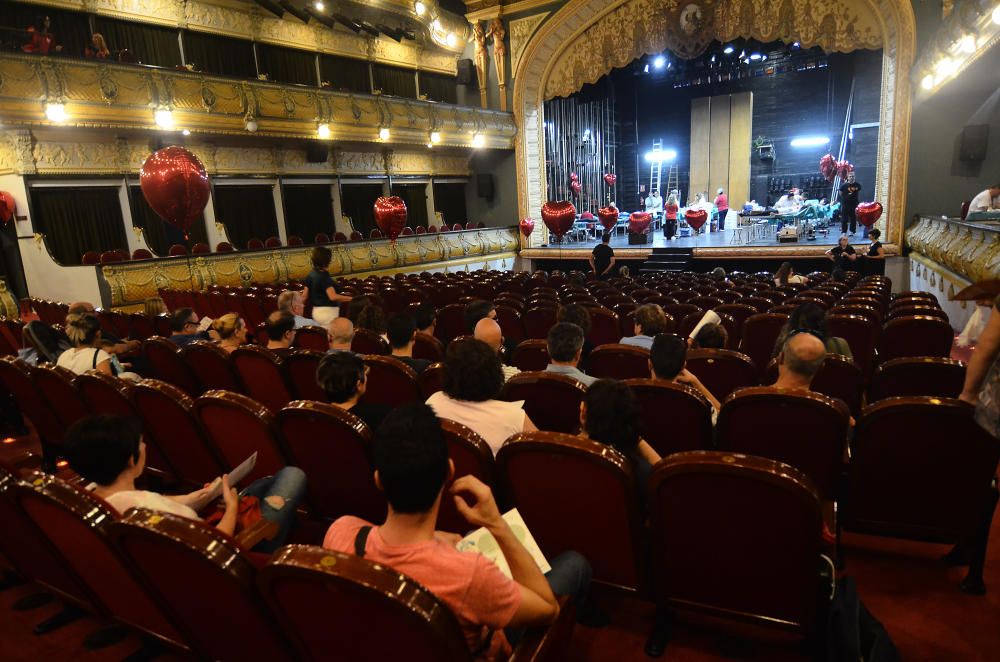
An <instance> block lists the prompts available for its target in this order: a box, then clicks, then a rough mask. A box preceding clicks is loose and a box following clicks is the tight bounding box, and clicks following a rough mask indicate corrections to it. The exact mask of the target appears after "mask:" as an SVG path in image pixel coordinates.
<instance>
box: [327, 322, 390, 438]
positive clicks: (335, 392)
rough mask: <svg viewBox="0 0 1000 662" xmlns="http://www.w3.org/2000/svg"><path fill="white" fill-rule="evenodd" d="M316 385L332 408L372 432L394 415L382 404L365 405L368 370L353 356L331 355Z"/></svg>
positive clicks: (348, 354) (347, 354) (344, 353)
mask: <svg viewBox="0 0 1000 662" xmlns="http://www.w3.org/2000/svg"><path fill="white" fill-rule="evenodd" d="M338 319H339V318H338ZM316 381H317V382H318V383H319V385H320V388H322V389H323V391H324V392H325V393H326V397H327V398H328V399H329V400H330V403H331V404H334V405H337V406H338V407H340V408H341V409H346V410H347V411H349V412H351V413H352V414H354V415H355V416H357V417H358V418H360V419H361V420H362V421H364V422H365V423H367V424H368V427H370V428H371V429H372V430H375V429H377V428H378V426H380V425H381V424H382V420H383V419H384V418H385V417H386V416H387V415H388V414H389V412H390V411H391V410H390V408H389V407H387V406H386V405H384V404H382V403H379V402H364V401H363V399H362V396H364V394H365V388H366V387H367V385H368V366H366V365H365V362H364V361H363V360H362V358H361V357H360V356H358V355H357V354H355V353H353V352H350V351H347V352H331V353H329V354H327V355H326V356H324V357H323V360H322V361H320V362H319V368H317V369H316Z"/></svg>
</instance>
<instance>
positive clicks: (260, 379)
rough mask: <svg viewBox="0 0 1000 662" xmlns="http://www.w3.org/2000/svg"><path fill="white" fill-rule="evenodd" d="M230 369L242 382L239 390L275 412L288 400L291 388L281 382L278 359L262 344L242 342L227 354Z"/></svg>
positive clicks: (282, 377)
mask: <svg viewBox="0 0 1000 662" xmlns="http://www.w3.org/2000/svg"><path fill="white" fill-rule="evenodd" d="M229 358H230V360H231V361H232V365H233V369H234V370H235V371H236V375H237V376H238V377H239V379H240V382H242V384H243V389H242V391H243V393H246V394H247V395H249V396H250V397H251V398H253V399H254V400H256V401H257V402H259V403H261V404H262V405H264V406H265V407H267V408H268V409H269V410H270V411H271V412H277V411H278V410H279V409H281V408H282V407H284V406H285V405H287V404H288V403H289V401H291V399H292V392H291V390H290V389H289V388H288V384H286V383H285V376H284V374H283V373H282V370H281V360H280V359H279V358H278V357H277V356H275V354H274V352H272V351H270V350H267V349H264V348H263V347H254V346H252V345H244V346H243V347H239V348H237V349H235V350H233V352H232V353H231V354H230V355H229Z"/></svg>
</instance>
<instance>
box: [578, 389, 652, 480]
mask: <svg viewBox="0 0 1000 662" xmlns="http://www.w3.org/2000/svg"><path fill="white" fill-rule="evenodd" d="M641 420H642V410H641V409H640V407H639V401H638V400H637V399H636V397H635V394H634V393H633V392H632V389H630V388H629V387H628V386H626V385H625V382H621V381H618V380H617V379H598V380H597V381H596V382H594V383H593V384H592V385H591V386H590V388H589V389H587V397H586V398H585V399H584V401H583V402H582V403H580V423H581V425H582V426H583V430H584V434H585V436H586V437H588V438H590V439H592V440H594V441H599V442H601V443H602V444H604V445H606V446H611V447H612V448H614V449H615V450H617V451H618V452H619V453H621V454H622V455H624V456H625V457H626V458H628V460H629V462H631V464H632V470H633V472H634V473H635V479H636V487H638V489H639V493H640V494H643V493H645V489H646V483H647V482H648V479H649V474H650V472H651V471H652V470H653V465H655V464H656V463H657V462H659V461H660V454H659V453H657V452H656V451H655V450H653V447H652V446H650V445H649V444H648V443H646V442H645V441H644V440H643V439H642V437H641V436H640V431H639V422H640V421H641Z"/></svg>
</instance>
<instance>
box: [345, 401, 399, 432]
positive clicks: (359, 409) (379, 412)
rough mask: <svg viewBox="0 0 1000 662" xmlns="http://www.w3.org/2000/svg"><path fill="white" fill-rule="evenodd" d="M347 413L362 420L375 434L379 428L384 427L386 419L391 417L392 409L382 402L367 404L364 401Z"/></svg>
mask: <svg viewBox="0 0 1000 662" xmlns="http://www.w3.org/2000/svg"><path fill="white" fill-rule="evenodd" d="M347 411H349V412H351V413H352V414H354V415H355V416H357V417H358V418H360V419H361V420H362V421H364V422H365V423H366V424H367V425H368V427H370V428H371V429H372V432H375V430H377V429H378V426H380V425H382V421H383V420H385V417H386V416H388V415H389V411H390V409H389V407H388V406H387V405H384V404H382V403H380V402H365V401H364V400H362V401H361V402H359V403H358V404H356V405H354V406H353V407H351V408H350V409H348V410H347Z"/></svg>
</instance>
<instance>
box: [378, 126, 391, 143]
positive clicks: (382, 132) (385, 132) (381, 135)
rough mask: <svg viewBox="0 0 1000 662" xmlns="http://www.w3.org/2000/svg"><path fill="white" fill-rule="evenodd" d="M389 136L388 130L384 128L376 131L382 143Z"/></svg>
mask: <svg viewBox="0 0 1000 662" xmlns="http://www.w3.org/2000/svg"><path fill="white" fill-rule="evenodd" d="M390 135H391V134H390V133H389V129H387V128H385V127H382V128H381V129H379V130H378V139H379V140H381V141H383V142H385V141H386V140H388V139H389V136H390Z"/></svg>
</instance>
